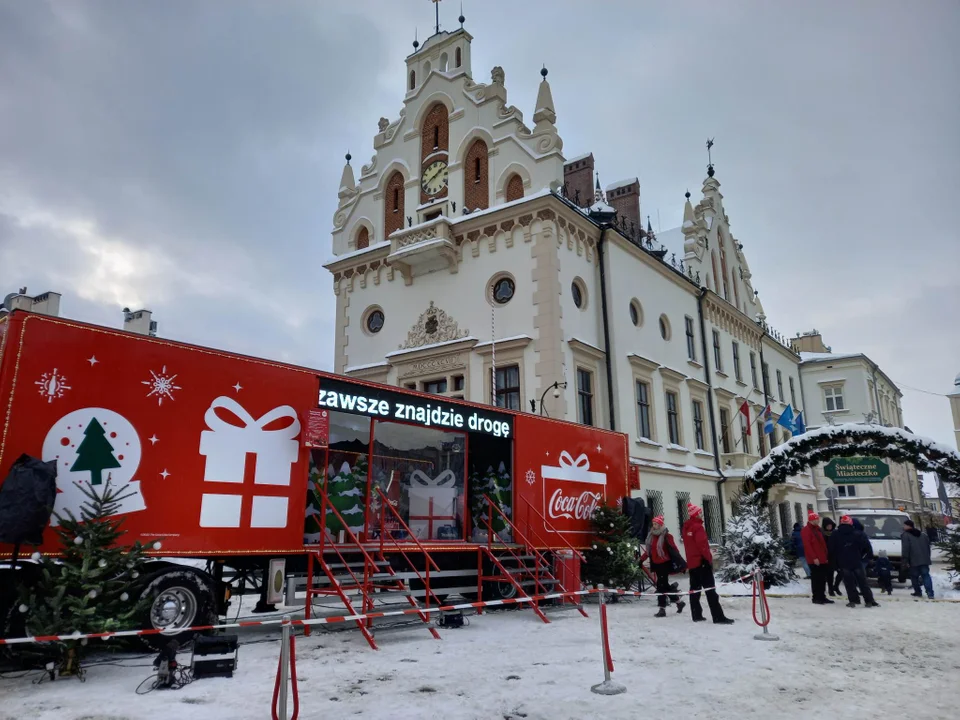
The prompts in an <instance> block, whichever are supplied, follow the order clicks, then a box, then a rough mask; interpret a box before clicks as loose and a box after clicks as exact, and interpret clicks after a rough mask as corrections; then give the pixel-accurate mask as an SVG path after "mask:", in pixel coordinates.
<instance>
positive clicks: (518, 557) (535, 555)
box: [477, 495, 587, 623]
mask: <svg viewBox="0 0 960 720" xmlns="http://www.w3.org/2000/svg"><path fill="white" fill-rule="evenodd" d="M484 498H485V499H486V501H487V507H488V512H487V516H486V517H481V518H480V524H481V526H486V527H485V529H486V531H487V545H486V546H485V547H483V552H484V554H485V555H486V558H487V559H488V560H489V562H490V565H491V567H492V569H493V571H494V572H493V573H492V574H490V575H486V574H484V568H483V567H482V566H481V567H480V569H479V574H478V580H477V588H478V593H479V592H482V588H483V583H484V582H500V583H508V584H510V585H512V586H513V587H514V589H515V590H516V592H517V595H518V597H519V598H520V599H525V600H526V603H525V604H528V605H530V607H532V608H533V611H534V612H535V613H536V614H537V616H538V617H539V618H540V619H541V620H543V622H545V623H548V622H550V619H549V618H548V617H547V616H546V614H545V613H544V608H543V607H541V605H540V601H539V600H532V599H530V598H532V597H535V596H537V595H545V594H549V593H554V592H561V593H564V592H573V591H575V590H579V589H580V588H566V587H564V586H563V584H562V583H561V581H560V579H559V578H557V577H556V575H555V574H554V571H553V567H552V565H551V563H550V561H549V559H548V558H547V556H546V555H545V554H544V553H542V552H540V551H539V550H538V549H537V545H536V544H534V542H532V541H531V539H530V538H528V537H527V536H526V535H524V534H523V533H521V532H520V529H519V528H518V527H517V526H516V525H515V524H514V523H513V522H512V521H511V520H510V518H508V517H507V516H506V514H505V513H504V512H503V510H502V509H501V508H500V507H499V506H498V505H497V504H496V503H494V502H493V501H492V500H491V499H490V497H489V496H488V495H484ZM530 507H531V509H533V511H534V512H537V510H536V508H532V506H530ZM494 513H498V514H499V515H500V517H501V518H503V520H504V522H505V523H506V524H507V526H508V527H509V528H510V529H511V531H512V532H513V543H506V542H505V541H504V540H503V538H501V537H500V534H499V533H497V532H496V531H495V530H494V529H493V518H494ZM538 514H539V513H538ZM540 517H541V518H543V516H542V515H541V516H540ZM543 520H544V523H545V526H546V527H548V529H550V528H549V524H548V523H546V519H545V518H543ZM531 530H532V528H531ZM532 532H533V534H534V535H536V531H535V530H532ZM553 532H555V531H553ZM557 537H559V538H560V539H561V540H563V538H562V536H561V535H559V534H557ZM494 538H496V541H497V542H498V543H499V545H498V547H497V548H494V546H493V544H494ZM536 540H537V541H538V542H539V545H540V547H549V545H548V543H545V542H541V540H542V538H540V537H539V536H537V537H536ZM563 542H564V544H565V545H566V546H567V548H568V549H569V550H572V551H573V552H574V553H576V556H577V557H579V558H580V559H581V560H582V559H583V555H582V554H581V553H580V552H579V551H578V550H576V549H574V548H573V546H571V545H570V544H569V543H568V542H567V541H566V540H563ZM528 589H532V592H529V593H528V592H527V590H528ZM568 606H569V605H568ZM573 606H574V607H576V608H577V610H579V611H580V613H581V614H582V615H583V616H584V617H587V613H586V611H585V610H584V609H583V605H582V604H581V603H580V602H579V599H578V600H577V601H576V602H575V603H574V604H573ZM477 612H478V613H479V612H480V610H478V611H477Z"/></svg>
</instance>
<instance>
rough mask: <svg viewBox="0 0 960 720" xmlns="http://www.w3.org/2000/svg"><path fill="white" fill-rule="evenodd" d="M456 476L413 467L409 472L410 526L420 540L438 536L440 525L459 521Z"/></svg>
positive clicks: (450, 471)
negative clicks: (437, 473) (433, 476)
mask: <svg viewBox="0 0 960 720" xmlns="http://www.w3.org/2000/svg"><path fill="white" fill-rule="evenodd" d="M456 482H457V478H456V476H455V475H454V474H453V471H452V470H444V471H443V472H442V473H440V474H439V475H438V476H437V477H436V478H429V477H427V476H426V475H425V474H424V473H423V472H422V471H420V470H414V471H413V473H412V474H411V475H410V489H409V495H408V497H409V499H410V514H409V515H408V521H409V525H410V529H411V530H412V531H413V534H414V535H415V536H416V538H417V539H418V540H426V539H429V540H436V539H438V535H439V532H438V531H439V529H440V528H441V527H445V526H449V525H452V526H454V527H456V522H457V497H458V493H457V487H456Z"/></svg>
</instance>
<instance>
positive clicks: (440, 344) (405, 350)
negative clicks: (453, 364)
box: [384, 335, 477, 358]
mask: <svg viewBox="0 0 960 720" xmlns="http://www.w3.org/2000/svg"><path fill="white" fill-rule="evenodd" d="M468 340H473V341H474V342H476V340H477V339H476V338H475V337H473V335H467V336H466V337H462V338H456V339H455V340H444V341H443V342H438V343H430V344H429V345H421V346H419V347H414V348H401V349H399V350H394V351H392V352H388V353H386V354H385V355H384V357H388V358H389V357H395V356H396V355H404V354H406V353H412V352H418V351H420V350H432V349H434V348H438V347H443V346H444V345H455V344H456V343H462V342H467V341H468Z"/></svg>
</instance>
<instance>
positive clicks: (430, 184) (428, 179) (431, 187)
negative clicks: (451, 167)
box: [420, 160, 447, 195]
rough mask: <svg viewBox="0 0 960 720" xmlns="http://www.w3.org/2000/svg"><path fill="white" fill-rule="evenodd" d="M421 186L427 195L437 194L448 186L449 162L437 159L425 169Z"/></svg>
mask: <svg viewBox="0 0 960 720" xmlns="http://www.w3.org/2000/svg"><path fill="white" fill-rule="evenodd" d="M420 187H421V188H423V192H425V193H426V194H427V195H436V194H437V193H439V192H441V191H442V190H443V189H444V188H445V187H447V163H446V162H444V161H443V160H437V161H435V162H432V163H430V164H429V165H427V167H425V168H424V169H423V175H422V177H421V178H420Z"/></svg>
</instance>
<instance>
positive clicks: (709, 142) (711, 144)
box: [707, 138, 713, 165]
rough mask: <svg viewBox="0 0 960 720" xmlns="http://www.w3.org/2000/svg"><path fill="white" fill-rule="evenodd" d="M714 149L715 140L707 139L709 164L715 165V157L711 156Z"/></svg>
mask: <svg viewBox="0 0 960 720" xmlns="http://www.w3.org/2000/svg"><path fill="white" fill-rule="evenodd" d="M712 147H713V138H707V164H708V165H713V157H712V156H711V153H710V149H711V148H712Z"/></svg>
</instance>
